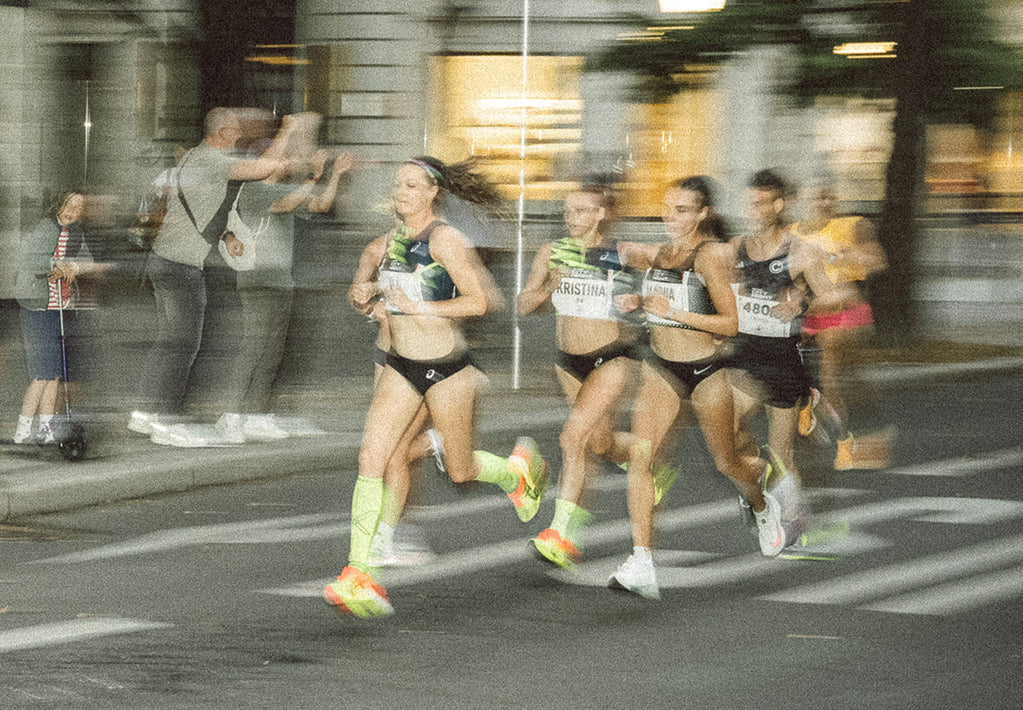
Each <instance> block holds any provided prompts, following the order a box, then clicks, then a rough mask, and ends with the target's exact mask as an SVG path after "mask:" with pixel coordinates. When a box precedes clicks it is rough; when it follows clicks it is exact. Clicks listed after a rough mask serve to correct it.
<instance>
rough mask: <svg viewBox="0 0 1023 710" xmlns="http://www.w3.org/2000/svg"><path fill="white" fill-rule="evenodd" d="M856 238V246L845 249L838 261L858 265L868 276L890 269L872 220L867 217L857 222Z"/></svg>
mask: <svg viewBox="0 0 1023 710" xmlns="http://www.w3.org/2000/svg"><path fill="white" fill-rule="evenodd" d="M855 237H856V243H855V245H853V246H851V247H849V248H847V249H843V250H842V252H841V253H840V254H839V255H838V258H837V259H836V261H839V262H842V261H846V262H851V263H853V264H856V265H857V266H859V267H860V268H862V269H863V270H864V271H865V272H866V274H867V275H868V276H869V275H870V274H875V273H877V272H879V271H884V270H885V269H886V268H887V267H888V260H887V259H886V258H885V255H884V249H882V248H881V244H880V242H878V241H877V233H876V232H875V231H874V225H872V224H871V223H870V220H868V219H866V218H865V217H863V218H860V219H858V220H856V226H855Z"/></svg>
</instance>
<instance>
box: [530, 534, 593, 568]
mask: <svg viewBox="0 0 1023 710" xmlns="http://www.w3.org/2000/svg"><path fill="white" fill-rule="evenodd" d="M533 546H534V547H535V548H536V551H537V552H538V553H540V557H541V558H542V559H543V560H544V561H545V562H550V563H551V564H553V565H556V566H558V567H560V568H561V569H572V568H573V567H574V566H575V564H576V563H577V562H578V561H579V560H580V558H581V557H582V556H583V553H582V552H581V551H580V550H579V548H578V547H576V546H575V545H573V544H572V543H571V542H569V541H568V540H566V539H565V538H564V537H563V536H562V535H561V533H559V532H558V531H557V530H555V529H554V528H547V529H546V530H544V531H543V532H542V533H540V534H539V535H538V536H536V537H535V538H533Z"/></svg>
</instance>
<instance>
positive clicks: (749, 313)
mask: <svg viewBox="0 0 1023 710" xmlns="http://www.w3.org/2000/svg"><path fill="white" fill-rule="evenodd" d="M732 290H733V291H735V305H736V308H738V310H739V332H740V333H745V334H746V335H759V336H761V337H764V338H790V337H792V336H794V335H798V334H799V318H798V317H796V318H793V319H792V320H791V321H789V322H787V323H786V322H785V321H782V320H779V319H778V318H775V317H774V316H773V315H771V311H772V310H773V309H774V307H775V306H777V305H778V301H774V300H772V299H769V298H757V297H755V296H745V295H743V294H741V293H739V285H738V284H732Z"/></svg>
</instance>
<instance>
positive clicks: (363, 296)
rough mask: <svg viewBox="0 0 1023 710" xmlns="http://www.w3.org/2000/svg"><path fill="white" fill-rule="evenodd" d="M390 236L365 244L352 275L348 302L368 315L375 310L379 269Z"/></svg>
mask: <svg viewBox="0 0 1023 710" xmlns="http://www.w3.org/2000/svg"><path fill="white" fill-rule="evenodd" d="M390 238H391V235H390V233H388V234H385V235H384V236H382V237H377V238H376V239H374V240H373V241H371V242H370V243H369V244H367V245H366V246H365V248H364V249H363V250H362V255H361V256H360V257H359V266H358V267H357V268H356V269H355V275H354V276H352V285H351V286H350V287H349V288H348V303H349V304H350V305H351V306H352V308H354V309H355V310H357V311H358V312H359V313H362V314H363V315H366V316H368V315H369V314H370V313H372V312H373V300H374V296H376V294H377V269H378V268H379V266H380V262H381V260H382V259H383V258H384V253H385V252H386V251H387V242H388V240H389V239H390Z"/></svg>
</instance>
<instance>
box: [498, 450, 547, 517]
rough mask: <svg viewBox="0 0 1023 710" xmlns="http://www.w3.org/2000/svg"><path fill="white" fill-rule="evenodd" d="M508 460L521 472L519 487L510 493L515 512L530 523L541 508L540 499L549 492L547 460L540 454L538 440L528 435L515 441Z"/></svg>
mask: <svg viewBox="0 0 1023 710" xmlns="http://www.w3.org/2000/svg"><path fill="white" fill-rule="evenodd" d="M508 462H509V463H510V464H511V465H512V466H514V467H515V470H516V471H518V474H519V487H518V488H516V489H515V490H514V491H513V492H511V493H509V494H508V497H509V498H511V501H512V503H514V504H515V512H516V513H517V514H518V516H519V520H521V521H522V522H524V523H528V522H529V521H530V520H532V519H533V517H534V516H535V515H536V511H538V510H540V501H542V500H543V494H544V493H546V492H547V484H548V483H549V482H550V472H549V469H548V466H547V462H546V461H544V460H543V457H542V456H540V450H539V449H538V448H537V446H536V442H535V441H533V440H532V439H531V438H530V437H528V436H521V437H519V440H518V441H517V442H515V449H514V451H512V454H511V456H509V457H508Z"/></svg>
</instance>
